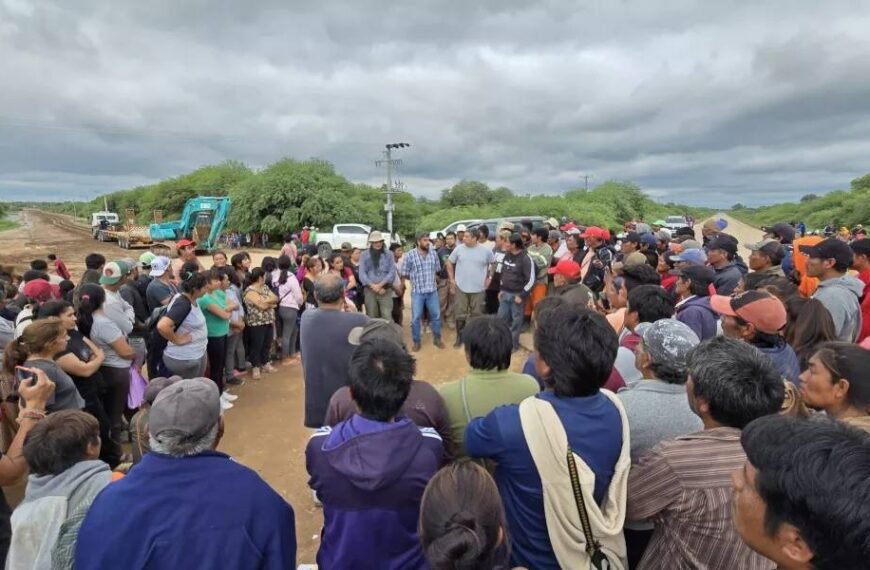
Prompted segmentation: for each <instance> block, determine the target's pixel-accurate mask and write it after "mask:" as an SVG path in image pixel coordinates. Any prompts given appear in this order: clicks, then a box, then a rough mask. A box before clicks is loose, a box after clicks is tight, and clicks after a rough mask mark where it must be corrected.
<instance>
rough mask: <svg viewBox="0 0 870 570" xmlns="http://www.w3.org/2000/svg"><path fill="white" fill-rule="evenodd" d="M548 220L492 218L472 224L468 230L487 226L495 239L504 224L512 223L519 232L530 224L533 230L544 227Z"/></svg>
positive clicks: (532, 217) (526, 217)
mask: <svg viewBox="0 0 870 570" xmlns="http://www.w3.org/2000/svg"><path fill="white" fill-rule="evenodd" d="M546 219H547V218H545V217H543V216H506V217H504V218H490V219H488V220H482V221H481V222H479V223H477V224H471V225H469V226H468V229H473V228H479V227H480V226H482V225H485V226H486V227H487V228H489V235H490V237H491V238H495V234H496V232H497V231H498V227H499V226H500V225H501V223H502V222H511V223H512V224H513V225H514V231H515V232H518V231H520V230H521V229H523V228H524V227H526V226H527V225H529V224H531V226H532V229H533V230H535V229H538V228H540V227H543V226H544V222H545V221H546Z"/></svg>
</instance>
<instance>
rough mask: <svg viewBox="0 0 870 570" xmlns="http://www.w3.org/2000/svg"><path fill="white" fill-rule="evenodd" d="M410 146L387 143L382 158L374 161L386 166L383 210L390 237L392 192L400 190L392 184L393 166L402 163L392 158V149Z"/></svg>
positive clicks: (391, 227)
mask: <svg viewBox="0 0 870 570" xmlns="http://www.w3.org/2000/svg"><path fill="white" fill-rule="evenodd" d="M410 146H411V145H410V144H408V143H404V142H400V143H388V144H386V145H385V148H386V150H385V151H384V158H383V160H378V161H377V162H375V164H376V165H377V166H385V167H386V168H387V188H386V192H385V193H386V195H387V203H386V205H384V210H385V211H386V212H387V232H389V234H390V237H391V238H392V235H393V210H394V209H395V206H394V205H393V194H398V193H399V192H401V191H402V190H401V189H399V188H397V187H396V186H395V185H394V184H393V168H396V167H398V166H400V165H401V164H402V160H401V159H399V158H393V149H401V148H408V147H410Z"/></svg>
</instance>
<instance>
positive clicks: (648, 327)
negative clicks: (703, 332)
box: [634, 319, 701, 368]
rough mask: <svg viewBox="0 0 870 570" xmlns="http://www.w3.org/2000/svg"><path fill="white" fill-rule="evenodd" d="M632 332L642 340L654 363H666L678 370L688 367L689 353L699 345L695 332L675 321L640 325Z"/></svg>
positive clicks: (666, 320)
mask: <svg viewBox="0 0 870 570" xmlns="http://www.w3.org/2000/svg"><path fill="white" fill-rule="evenodd" d="M634 332H636V333H637V334H638V335H640V337H641V338H642V339H643V344H644V347H645V349H646V351H647V352H648V353H649V354H650V356H652V359H653V360H654V361H656V362H668V363H669V364H673V365H675V366H677V367H678V368H685V367H686V366H688V363H689V353H690V352H692V349H693V348H695V347H696V346H698V345H699V344H700V343H701V339H699V338H698V335H696V334H695V331H693V330H692V329H691V328H689V326H688V325H686V324H685V323H682V322H680V321H678V320H676V319H659V320H658V321H656V322H654V323H640V324H639V325H637V326H636V327H635V329H634Z"/></svg>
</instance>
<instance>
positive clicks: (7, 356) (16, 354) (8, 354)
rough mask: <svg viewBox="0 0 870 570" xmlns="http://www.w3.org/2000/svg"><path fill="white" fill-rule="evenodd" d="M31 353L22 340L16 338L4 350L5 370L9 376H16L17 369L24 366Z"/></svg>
mask: <svg viewBox="0 0 870 570" xmlns="http://www.w3.org/2000/svg"><path fill="white" fill-rule="evenodd" d="M28 356H30V351H28V350H27V347H26V346H25V344H24V343H23V342H21V339H20V338H16V339H15V340H13V341H12V342H10V343H9V344H7V345H6V347H5V348H4V349H3V369H4V370H5V371H6V372H7V373H8V374H15V367H16V366H21V365H22V364H24V361H25V360H27V357H28Z"/></svg>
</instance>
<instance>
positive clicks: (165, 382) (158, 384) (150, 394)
mask: <svg viewBox="0 0 870 570" xmlns="http://www.w3.org/2000/svg"><path fill="white" fill-rule="evenodd" d="M179 380H181V376H170V377H169V378H165V377H163V376H158V377H157V378H152V379H151V380H149V381H148V386H147V387H146V388H145V394H144V395H143V396H142V399H143V400H144V401H145V402H146V403H148V404H153V403H154V400H156V399H157V395H158V394H160V392H161V391H163V389H164V388H166V387H167V386H169V385H171V384H174V383H176V382H178V381H179Z"/></svg>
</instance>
